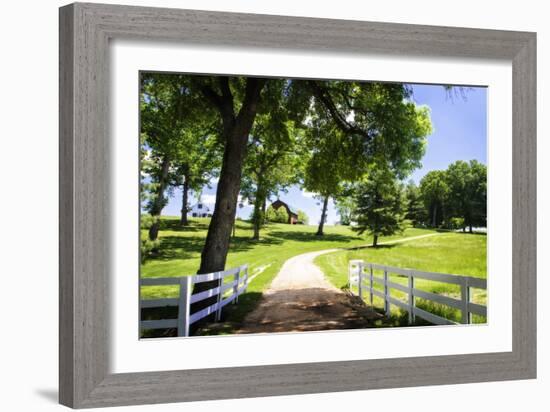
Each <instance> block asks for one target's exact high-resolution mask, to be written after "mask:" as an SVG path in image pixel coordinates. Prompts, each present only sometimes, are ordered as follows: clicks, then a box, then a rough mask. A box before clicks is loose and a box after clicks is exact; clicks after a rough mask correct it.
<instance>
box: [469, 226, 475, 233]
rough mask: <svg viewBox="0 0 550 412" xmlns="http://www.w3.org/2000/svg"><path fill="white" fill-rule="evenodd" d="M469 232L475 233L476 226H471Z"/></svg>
mask: <svg viewBox="0 0 550 412" xmlns="http://www.w3.org/2000/svg"><path fill="white" fill-rule="evenodd" d="M469 232H470V233H474V228H473V227H472V225H470V226H469Z"/></svg>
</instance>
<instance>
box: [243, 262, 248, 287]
mask: <svg viewBox="0 0 550 412" xmlns="http://www.w3.org/2000/svg"><path fill="white" fill-rule="evenodd" d="M243 286H244V289H243V291H245V292H246V289H248V265H244V281H243Z"/></svg>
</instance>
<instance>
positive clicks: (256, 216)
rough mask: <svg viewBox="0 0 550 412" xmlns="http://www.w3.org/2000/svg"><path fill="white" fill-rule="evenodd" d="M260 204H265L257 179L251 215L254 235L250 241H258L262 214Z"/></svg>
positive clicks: (260, 181)
mask: <svg viewBox="0 0 550 412" xmlns="http://www.w3.org/2000/svg"><path fill="white" fill-rule="evenodd" d="M262 203H265V195H264V189H263V184H262V180H261V178H260V179H258V185H257V189H256V195H255V198H254V212H253V214H252V224H253V227H254V235H253V236H252V239H254V240H260V229H261V227H262V223H263V219H264V214H263V213H262Z"/></svg>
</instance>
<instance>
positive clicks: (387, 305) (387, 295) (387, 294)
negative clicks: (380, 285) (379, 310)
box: [384, 269, 391, 316]
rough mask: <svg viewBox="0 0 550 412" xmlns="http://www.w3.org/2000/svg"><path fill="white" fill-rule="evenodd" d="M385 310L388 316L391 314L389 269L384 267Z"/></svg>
mask: <svg viewBox="0 0 550 412" xmlns="http://www.w3.org/2000/svg"><path fill="white" fill-rule="evenodd" d="M384 310H385V312H386V316H390V313H391V307H390V290H389V288H388V270H387V269H384Z"/></svg>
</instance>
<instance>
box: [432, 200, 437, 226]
mask: <svg viewBox="0 0 550 412" xmlns="http://www.w3.org/2000/svg"><path fill="white" fill-rule="evenodd" d="M432 226H433V227H437V203H434V206H433V215H432Z"/></svg>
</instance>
